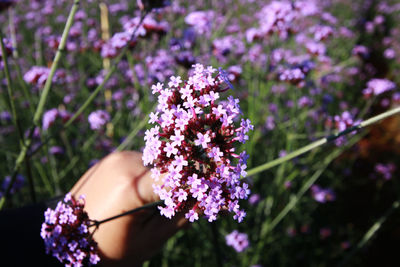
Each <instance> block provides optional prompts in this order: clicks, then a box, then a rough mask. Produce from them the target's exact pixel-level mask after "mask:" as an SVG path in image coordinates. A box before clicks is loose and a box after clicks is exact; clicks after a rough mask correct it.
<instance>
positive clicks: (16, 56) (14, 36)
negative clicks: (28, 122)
mask: <svg viewBox="0 0 400 267" xmlns="http://www.w3.org/2000/svg"><path fill="white" fill-rule="evenodd" d="M14 13H15V12H14V7H10V8H9V12H8V15H9V25H10V27H9V28H10V35H11V45H12V56H13V59H14V67H15V70H16V74H17V78H18V81H19V84H20V86H21V88H22V92H23V94H24V96H25V98H26V100H28V102H29V103H30V104H29V110H30V111H31V112H32V114H33V113H34V112H35V110H34V107H33V104H32V103H33V101H32V96H31V94H30V93H29V91H28V87H27V85H26V83H25V81H24V79H23V78H22V72H21V68H20V66H19V63H18V59H19V54H18V46H17V43H18V42H17V34H16V31H15V19H14V17H15V15H14Z"/></svg>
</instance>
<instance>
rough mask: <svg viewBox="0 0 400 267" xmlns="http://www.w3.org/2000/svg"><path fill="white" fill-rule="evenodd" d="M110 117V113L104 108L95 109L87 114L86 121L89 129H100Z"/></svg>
mask: <svg viewBox="0 0 400 267" xmlns="http://www.w3.org/2000/svg"><path fill="white" fill-rule="evenodd" d="M110 119H111V117H110V114H108V112H107V111H105V110H96V111H93V112H92V113H90V114H89V116H88V121H89V124H90V129H92V130H101V129H102V127H103V126H104V125H105V124H106V123H107V122H109V121H110Z"/></svg>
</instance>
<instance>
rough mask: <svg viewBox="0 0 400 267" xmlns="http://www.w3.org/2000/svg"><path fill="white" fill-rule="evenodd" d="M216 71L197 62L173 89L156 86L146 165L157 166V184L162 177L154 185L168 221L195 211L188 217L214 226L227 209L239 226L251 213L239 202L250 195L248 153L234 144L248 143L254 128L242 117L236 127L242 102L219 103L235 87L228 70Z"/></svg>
mask: <svg viewBox="0 0 400 267" xmlns="http://www.w3.org/2000/svg"><path fill="white" fill-rule="evenodd" d="M215 72H216V69H214V68H213V67H211V66H210V67H207V68H205V67H204V66H203V65H201V64H196V65H194V71H193V73H192V75H191V76H190V77H189V79H188V81H182V80H181V78H180V77H179V76H178V77H175V76H172V77H171V78H170V82H169V83H168V87H167V88H164V85H163V84H161V83H157V84H156V85H153V86H152V90H153V94H158V106H157V110H156V111H155V112H152V113H151V114H150V120H149V122H150V123H151V124H156V126H154V127H153V128H151V129H149V130H147V131H146V133H145V141H146V146H145V148H144V151H143V162H144V165H150V164H153V166H154V167H153V168H152V177H153V179H154V180H155V181H156V182H157V181H159V179H160V178H161V179H162V185H159V184H157V183H155V184H154V186H153V187H154V192H155V193H156V194H158V195H159V196H160V199H161V200H163V201H164V203H165V207H159V209H160V211H161V214H162V215H164V216H166V217H168V218H171V217H172V216H174V215H175V212H177V211H180V210H182V209H183V208H185V207H186V208H188V207H191V209H190V211H189V212H187V213H186V218H188V219H189V221H191V222H193V221H195V220H197V219H198V218H199V212H201V213H202V214H204V215H205V217H206V218H207V219H208V221H209V222H212V221H214V220H216V219H217V215H218V213H219V212H220V211H221V210H225V209H227V210H229V211H230V212H233V213H234V216H233V217H234V219H236V220H237V221H238V222H241V221H242V220H243V218H244V217H245V215H246V213H245V211H244V210H241V209H240V206H239V199H246V198H247V196H248V195H249V193H250V190H249V189H248V185H247V184H246V183H242V182H241V181H240V179H241V177H245V176H246V171H245V169H246V167H247V166H246V162H247V158H248V155H247V154H246V152H242V153H240V154H237V153H235V148H234V144H235V143H236V142H241V143H245V142H246V140H248V138H249V137H248V136H247V135H246V133H247V132H248V131H249V130H252V129H253V126H252V125H251V124H250V120H248V119H247V120H245V119H241V121H240V125H239V127H235V125H234V122H235V121H236V120H238V119H239V116H240V114H241V111H240V107H239V100H238V99H234V98H233V97H232V96H229V97H228V100H227V101H221V102H219V103H218V101H217V100H218V99H219V98H220V93H222V92H224V91H226V90H228V89H229V87H226V88H223V84H224V83H227V82H229V81H228V78H227V77H226V76H224V75H223V73H222V72H220V73H218V74H217V75H216V77H213V73H215ZM234 162H237V163H236V164H235V163H234ZM162 174H165V175H162Z"/></svg>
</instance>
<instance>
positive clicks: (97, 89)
mask: <svg viewBox="0 0 400 267" xmlns="http://www.w3.org/2000/svg"><path fill="white" fill-rule="evenodd" d="M147 14H148V13H147V12H146V13H143V14H142V16H141V18H140V21H139V23H138V25H137V26H136V28H135V29H134V31H133V32H132V35H131V40H132V39H133V38H134V36H135V34H136V32H137V30H138V29H139V27H140V25H141V24H142V22H143V20H144V18H145V17H146V15H147ZM127 49H128V45H126V46H125V47H124V48H123V49H122V51H121V52H120V54H119V55H118V57H117V58H116V59H115V61H114V62H113V65H112V67H111V68H110V69H109V70H108V72H107V74H106V76H105V77H104V79H103V82H102V83H101V84H100V85H99V86H97V88H96V89H95V90H94V91H93V92H92V93H91V94H90V96H89V98H88V99H87V100H86V101H85V103H83V105H82V106H81V107H80V108H79V109H78V111H77V112H76V113H75V114H74V115H73V116H72V117H71V118H70V119H69V120H68V121H67V122H66V123H65V124H64V128H67V127H68V126H70V125H71V123H72V122H74V121H75V120H76V119H77V118H78V116H79V115H81V114H82V113H83V111H85V109H86V108H87V107H88V106H89V105H90V104H91V103H92V102H93V100H94V99H95V97H96V96H97V95H98V94H99V92H100V91H101V90H103V88H104V86H105V84H106V83H107V82H108V80H109V79H110V77H111V75H112V74H113V73H114V71H116V69H117V65H118V63H119V62H120V61H121V59H122V58H123V56H124V54H125V52H126V51H127Z"/></svg>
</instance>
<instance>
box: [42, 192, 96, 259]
mask: <svg viewBox="0 0 400 267" xmlns="http://www.w3.org/2000/svg"><path fill="white" fill-rule="evenodd" d="M84 206H85V198H84V196H81V197H80V198H79V199H78V200H75V199H74V197H73V196H71V194H67V195H66V196H65V198H64V200H63V201H60V202H58V204H57V207H56V208H55V209H54V210H53V209H50V208H48V209H47V210H46V212H45V213H44V216H45V221H44V223H43V224H42V229H41V233H40V235H41V237H42V238H43V240H44V242H45V247H46V253H47V254H51V255H53V256H54V257H56V258H57V259H58V260H59V261H60V262H61V263H63V264H65V266H83V265H84V264H87V263H88V264H90V265H92V264H96V263H98V262H99V261H100V257H99V255H98V249H97V243H96V242H95V241H94V240H93V238H92V234H91V233H90V232H89V226H90V224H91V221H90V219H89V217H88V214H87V213H86V212H85V211H84V209H83V208H84Z"/></svg>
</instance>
